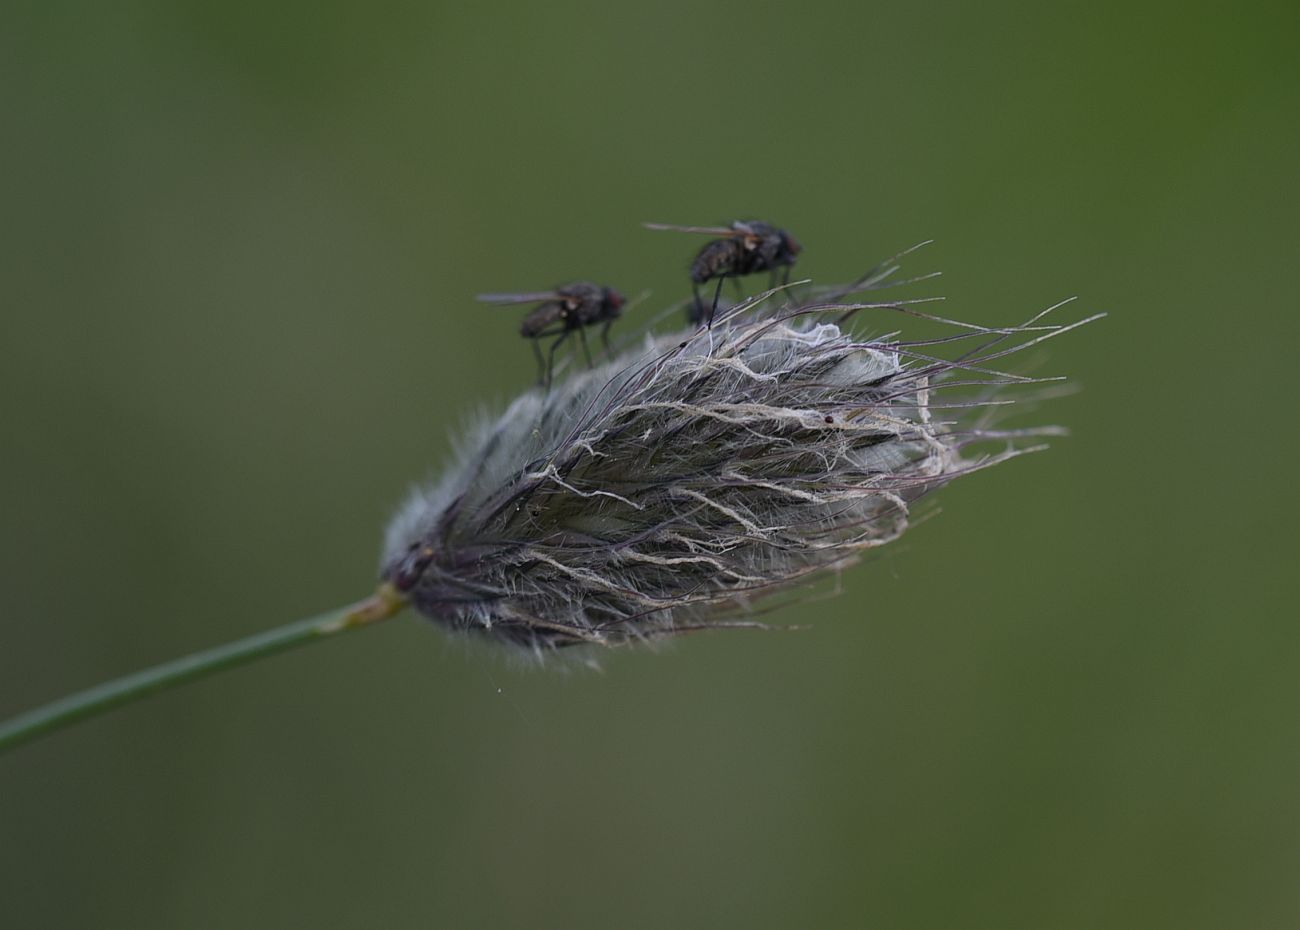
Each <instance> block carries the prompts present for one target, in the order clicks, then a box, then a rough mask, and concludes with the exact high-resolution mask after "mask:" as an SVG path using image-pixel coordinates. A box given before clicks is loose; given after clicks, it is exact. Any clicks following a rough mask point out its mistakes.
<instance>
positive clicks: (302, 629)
mask: <svg viewBox="0 0 1300 930" xmlns="http://www.w3.org/2000/svg"><path fill="white" fill-rule="evenodd" d="M405 605H406V602H405V601H404V600H403V599H402V597H401V595H400V594H398V593H397V591H396V590H394V589H393V588H392V586H391V585H388V584H384V585H382V586H381V587H380V588H379V590H378V591H376V592H375V594H374V595H372V596H371V597H369V598H367V599H366V600H364V601H359V602H358V603H356V604H353V605H352V606H350V607H341V608H338V609H336V610H330V611H326V612H325V613H323V614H318V615H317V616H315V617H311V618H309V619H307V620H299V621H298V622H297V623H290V624H288V625H287V626H282V627H277V628H276V629H274V630H267V631H266V632H264V633H256V634H254V635H253V636H249V637H247V638H245V639H240V640H236V641H235V642H233V643H226V644H225V645H224V646H217V647H215V648H213V649H206V650H204V651H203V652H196V653H193V654H191V655H188V656H183V657H182V658H179V659H173V660H172V661H171V662H164V663H163V664H162V665H155V666H154V667H153V668H147V669H144V670H143V671H139V672H136V673H134V674H132V675H126V676H124V677H122V678H118V679H115V680H113V681H106V682H104V683H103V684H102V685H96V686H95V687H93V688H88V689H86V690H85V691H81V692H79V693H77V694H70V695H68V696H67V697H65V698H61V699H60V700H57V701H54V702H52V703H50V704H46V705H45V706H44V707H38V708H36V709H35V710H29V711H28V712H27V713H25V714H19V715H18V716H17V717H14V718H13V719H12V720H7V721H5V722H4V723H0V753H3V752H5V751H7V750H9V749H13V748H14V747H15V746H18V745H19V744H21V743H25V742H27V741H28V740H30V739H35V738H36V737H37V736H41V735H42V734H45V733H52V732H54V731H55V730H61V729H62V728H64V727H66V726H69V725H70V724H73V723H76V722H77V721H78V720H84V719H85V718H87V717H94V716H96V715H98V714H102V713H104V712H105V711H107V710H109V709H111V708H114V707H118V706H120V705H122V704H127V703H130V702H131V701H136V700H139V699H140V698H143V697H147V696H148V695H150V694H153V693H155V692H158V691H162V690H165V689H167V688H171V687H174V686H175V685H179V684H183V683H184V682H187V681H194V680H195V679H198V678H202V677H204V676H206V675H211V674H212V673H213V672H216V671H220V670H221V669H225V668H234V667H235V666H236V665H243V664H244V663H245V662H252V661H253V660H254V659H260V658H262V657H264V656H270V655H275V654H276V653H279V652H284V651H286V650H288V649H293V648H296V647H298V646H303V645H306V644H307V643H314V642H317V641H319V640H322V639H325V638H326V637H329V636H333V635H334V634H336V633H344V632H347V631H348V630H355V629H359V628H361V627H363V626H369V625H370V624H372V623H377V622H378V621H380V620H385V619H387V618H388V617H391V616H393V615H394V614H396V613H398V612H399V611H401V609H402V608H403V607H404V606H405Z"/></svg>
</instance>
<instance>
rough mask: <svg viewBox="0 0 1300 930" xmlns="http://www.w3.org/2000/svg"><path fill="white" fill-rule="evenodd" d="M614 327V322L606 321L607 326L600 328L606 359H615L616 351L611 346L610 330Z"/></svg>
mask: <svg viewBox="0 0 1300 930" xmlns="http://www.w3.org/2000/svg"><path fill="white" fill-rule="evenodd" d="M613 325H614V321H613V320H606V321H605V325H604V326H602V327H601V328H600V342H601V345H603V346H604V347H605V357H606V358H613V357H614V350H613V349H612V348H610V345H609V328H610V327H611V326H613Z"/></svg>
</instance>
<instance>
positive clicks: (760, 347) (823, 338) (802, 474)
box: [382, 282, 1087, 653]
mask: <svg viewBox="0 0 1300 930" xmlns="http://www.w3.org/2000/svg"><path fill="white" fill-rule="evenodd" d="M861 283H862V282H860V284H861ZM864 286H865V285H864ZM846 290H847V291H848V292H851V291H852V290H853V289H846ZM787 293H788V292H779V293H778V292H768V293H767V294H763V295H760V296H759V297H757V298H754V299H752V300H750V301H745V302H742V303H741V304H739V305H737V306H736V307H734V308H732V309H730V310H728V311H726V312H725V313H722V312H720V313H719V315H718V319H717V320H716V321H715V323H714V325H713V326H712V328H710V329H700V330H696V331H683V332H678V333H675V334H673V335H671V336H659V337H649V336H647V337H646V338H645V341H644V343H643V344H642V345H641V346H640V347H639V348H637V349H634V350H631V351H627V352H625V353H623V354H621V355H620V356H618V357H617V358H615V359H613V360H611V361H609V362H607V363H605V364H602V365H600V366H599V367H597V368H595V369H592V370H583V371H577V372H574V373H572V374H571V375H570V376H569V377H567V378H564V379H562V380H561V381H559V382H558V383H557V384H556V385H555V386H554V387H552V389H551V390H550V391H545V390H541V389H534V390H530V391H528V392H526V393H524V394H523V395H521V396H520V397H518V398H517V399H516V400H515V401H514V402H513V403H512V404H510V406H509V407H508V409H507V410H506V411H505V413H504V414H502V415H501V416H500V417H498V418H496V419H492V420H486V421H484V422H482V423H480V424H479V425H478V427H477V428H476V429H474V430H473V431H472V432H471V434H470V435H469V437H468V439H467V441H465V442H464V444H463V445H462V449H461V452H460V454H459V456H458V461H457V462H456V464H455V465H454V466H453V467H452V468H450V469H449V470H448V471H447V472H446V473H445V475H444V476H443V478H442V479H441V481H439V482H437V483H436V484H434V485H432V486H429V487H423V488H419V489H417V490H416V491H415V492H414V493H413V495H412V496H411V498H410V499H409V500H408V501H407V502H406V504H405V505H404V506H403V507H402V508H401V510H400V511H399V512H398V514H397V515H396V517H395V518H394V519H393V521H392V524H391V525H390V527H389V529H388V534H387V540H386V545H385V550H384V556H383V563H382V571H383V574H384V577H385V578H386V579H388V580H389V581H390V582H392V583H393V584H394V585H395V586H396V587H398V588H399V589H401V590H403V591H405V592H406V595H407V597H409V599H410V601H411V603H412V605H413V606H414V607H415V608H416V609H417V610H419V611H420V612H421V613H423V614H424V615H426V616H428V617H430V618H432V619H433V620H435V621H438V622H439V623H441V624H444V625H445V626H447V627H450V628H452V629H454V630H460V631H473V632H476V633H480V634H484V635H486V636H488V637H492V638H495V639H497V640H499V641H503V642H508V643H512V644H516V645H519V646H523V647H526V648H528V649H531V650H534V651H537V652H539V653H540V652H542V651H545V650H548V649H552V648H555V647H559V646H566V645H574V644H581V643H593V644H602V645H615V644H620V643H626V642H630V641H640V640H651V639H655V638H658V637H662V636H667V635H673V634H679V633H683V632H687V631H691V630H699V629H705V628H714V627H720V626H737V625H740V626H746V625H757V624H754V623H753V622H752V621H746V620H744V619H743V616H744V614H745V613H746V612H748V611H749V610H750V609H751V608H752V606H753V605H754V603H755V602H756V601H758V600H759V599H763V598H767V597H769V596H771V595H774V594H779V593H784V592H797V591H798V590H800V589H806V587H807V586H806V585H805V584H803V582H805V581H807V580H810V579H811V578H812V577H814V576H816V575H818V574H820V573H825V572H828V571H836V570H839V569H841V568H843V567H844V566H846V565H849V564H850V563H852V562H853V561H855V560H856V559H857V558H858V557H859V556H860V555H861V553H862V552H863V551H864V550H867V549H871V548H874V547H877V546H881V545H883V544H885V543H887V542H889V541H891V540H893V539H896V538H897V537H898V536H899V535H900V534H901V533H902V532H903V531H904V530H905V529H906V528H907V525H908V516H909V512H910V510H911V507H912V505H913V503H914V502H915V501H916V500H917V499H918V498H920V497H921V496H922V495H924V494H926V493H928V492H929V491H932V490H934V489H935V488H937V487H939V486H940V485H942V484H944V483H945V482H947V481H950V480H952V479H953V478H954V477H956V476H959V475H963V474H967V473H969V472H971V471H973V470H976V469H978V468H982V467H985V466H987V465H989V464H992V463H995V462H998V461H1002V460H1005V459H1007V458H1009V457H1011V456H1013V455H1016V454H1019V453H1021V452H1024V451H1029V450H1030V449H1031V448H1033V447H1025V446H1024V445H1023V444H1022V443H1021V440H1022V438H1023V437H1027V436H1040V435H1044V434H1046V433H1050V432H1052V431H1051V430H1036V431H1018V432H1008V431H995V430H992V429H990V428H989V422H990V418H989V416H988V414H989V413H990V410H991V409H992V408H994V407H996V406H997V405H999V404H1001V403H1005V402H1006V399H1005V397H1004V396H1003V395H1004V393H1005V387H1006V386H1008V385H1011V384H1016V383H1028V382H1031V380H1032V379H1028V378H1023V377H1019V376H1015V375H1009V374H1005V373H1002V372H998V371H996V370H994V369H992V368H991V367H989V366H990V364H991V363H992V361H993V360H994V359H996V358H998V357H1001V356H1003V355H1006V354H1009V353H1010V352H1013V351H1017V350H1019V349H1022V348H1024V347H1025V346H1027V345H1032V344H1034V343H1037V342H1039V341H1041V340H1043V339H1045V338H1048V337H1049V336H1052V335H1056V334H1059V333H1061V332H1064V331H1065V330H1067V329H1070V328H1073V327H1072V326H1043V325H1036V324H1037V322H1038V318H1035V319H1034V320H1031V321H1030V322H1029V323H1027V324H1025V325H1023V326H1020V327H1013V328H1009V329H984V328H980V327H973V326H968V325H965V324H951V325H952V326H954V327H957V329H955V330H954V331H953V334H952V335H949V336H947V337H941V338H937V339H930V340H927V341H925V342H901V341H898V340H896V339H894V338H878V339H874V340H873V339H866V338H864V337H861V336H858V335H854V334H853V332H852V331H851V330H850V328H849V322H850V318H851V317H853V315H854V314H855V313H857V312H858V311H860V310H863V309H866V308H871V309H874V310H882V309H886V308H887V309H890V310H894V311H902V312H914V311H911V310H909V309H907V308H906V307H905V306H904V305H903V304H890V305H883V304H845V303H840V302H838V300H839V299H840V298H842V297H844V296H846V293H845V291H840V292H838V293H836V292H823V293H822V294H821V295H820V296H819V295H817V294H816V293H815V292H814V293H811V294H809V295H808V297H807V299H806V300H805V301H804V302H795V303H791V302H790V301H789V299H788V298H787V297H786V296H785V295H786V294H787ZM783 302H784V303H783ZM945 322H949V321H945ZM1084 322H1087V321H1084ZM1074 325H1080V324H1074ZM942 349H949V350H950V352H949V353H948V354H949V357H948V358H946V359H945V358H941V357H940V356H939V355H938V354H935V353H938V352H940V351H941V350H942ZM989 441H994V442H996V443H998V444H999V446H998V448H997V449H995V450H994V451H991V452H985V453H983V454H974V453H973V452H972V451H971V447H972V446H974V445H977V444H987V443H988V442H989Z"/></svg>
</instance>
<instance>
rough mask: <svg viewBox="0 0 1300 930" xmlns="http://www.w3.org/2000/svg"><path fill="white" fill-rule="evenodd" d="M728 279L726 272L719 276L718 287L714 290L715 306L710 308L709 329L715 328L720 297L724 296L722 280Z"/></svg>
mask: <svg viewBox="0 0 1300 930" xmlns="http://www.w3.org/2000/svg"><path fill="white" fill-rule="evenodd" d="M726 280H727V276H726V275H725V274H724V275H722V276H720V277H719V278H718V288H717V290H715V291H714V292H713V306H712V307H710V308H709V323H708V328H709V329H712V328H713V315H714V314H715V313H717V312H718V298H719V297H721V296H722V282H724V281H726Z"/></svg>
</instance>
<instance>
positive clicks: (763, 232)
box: [643, 220, 802, 325]
mask: <svg viewBox="0 0 1300 930" xmlns="http://www.w3.org/2000/svg"><path fill="white" fill-rule="evenodd" d="M643 225H644V226H645V227H646V228H647V229H657V230H672V231H675V232H689V233H703V234H705V235H709V236H718V237H719V238H717V239H714V240H713V241H712V242H708V243H705V245H704V247H703V248H702V249H700V251H699V252H698V253H696V255H695V259H694V261H692V262H691V288H692V290H693V291H694V293H695V302H694V303H693V304H692V305H691V309H690V311H689V316H690V321H691V322H692V323H695V324H697V325H698V324H699V323H701V322H707V323H708V325H712V324H713V316H714V314H715V313H716V312H717V309H718V297H719V295H720V294H721V293H722V282H723V281H725V280H726V279H727V278H738V277H740V276H742V275H749V274H755V273H756V272H759V271H770V272H772V278H773V282H772V283H773V284H774V285H775V283H776V280H775V279H776V269H778V268H781V269H783V271H784V275H783V276H782V283H783V284H789V283H790V266H791V265H793V264H794V263H795V259H796V258H797V256H798V255H799V252H800V251H801V249H802V246H800V245H799V243H798V241H797V240H796V239H795V238H794V236H792V235H790V234H789V233H788V232H786V231H785V230H784V229H778V228H776V227H775V226H773V225H771V224H770V223H763V222H760V221H758V220H737V221H736V222H734V223H732V224H731V225H730V226H673V225H670V224H667V223H645V224H643ZM714 278H717V279H718V287H717V290H715V291H714V292H713V303H712V304H711V305H710V307H709V310H708V313H707V316H706V314H705V310H704V302H703V301H702V300H701V299H700V285H701V284H703V283H704V282H705V281H711V280H713V279H714Z"/></svg>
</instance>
